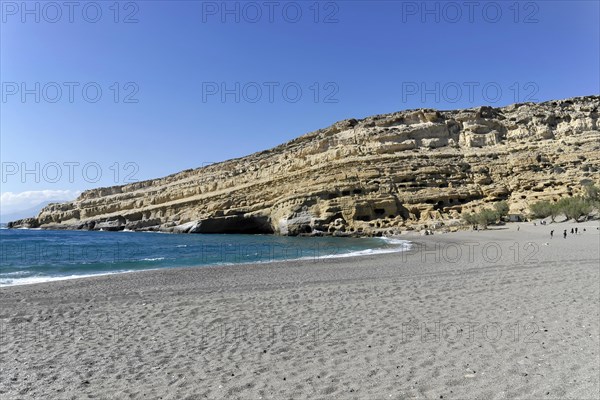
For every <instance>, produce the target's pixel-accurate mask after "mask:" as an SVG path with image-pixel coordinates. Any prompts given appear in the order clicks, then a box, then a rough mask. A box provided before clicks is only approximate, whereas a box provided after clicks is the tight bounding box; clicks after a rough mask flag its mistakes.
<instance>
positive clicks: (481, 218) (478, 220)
mask: <svg viewBox="0 0 600 400" xmlns="http://www.w3.org/2000/svg"><path fill="white" fill-rule="evenodd" d="M508 210H509V206H508V203H507V202H506V201H501V202H498V203H496V204H494V208H493V209H490V208H483V209H481V210H479V212H476V213H468V214H465V215H464V216H463V220H464V221H465V222H466V223H467V224H469V225H480V226H482V227H483V229H487V227H488V226H489V225H491V224H496V223H498V221H500V219H502V217H505V216H506V215H508Z"/></svg>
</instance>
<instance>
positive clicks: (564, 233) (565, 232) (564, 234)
mask: <svg viewBox="0 0 600 400" xmlns="http://www.w3.org/2000/svg"><path fill="white" fill-rule="evenodd" d="M563 238H564V239H566V238H567V230H566V229H565V231H564V232H563Z"/></svg>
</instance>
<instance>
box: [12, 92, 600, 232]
mask: <svg viewBox="0 0 600 400" xmlns="http://www.w3.org/2000/svg"><path fill="white" fill-rule="evenodd" d="M599 105H600V97H598V96H589V97H579V98H572V99H567V100H559V101H549V102H545V103H540V104H533V103H526V104H515V105H511V106H508V107H503V108H491V107H480V108H473V109H467V110H457V111H436V110H430V109H421V110H410V111H403V112H397V113H393V114H385V115H376V116H372V117H368V118H365V119H361V120H356V119H349V120H345V121H341V122H338V123H336V124H334V125H332V126H330V127H328V128H325V129H320V130H318V131H316V132H312V133H309V134H306V135H304V136H301V137H299V138H297V139H295V140H292V141H291V142H288V143H286V144H283V145H280V146H278V147H275V148H273V149H271V150H266V151H263V152H259V153H255V154H252V155H249V156H247V157H243V158H239V159H235V160H230V161H225V162H222V163H218V164H212V165H210V166H207V167H204V168H199V169H194V170H187V171H183V172H180V173H177V174H174V175H171V176H167V177H165V178H161V179H154V180H149V181H144V182H138V183H134V184H129V185H124V186H114V187H108V188H99V189H93V190H88V191H86V192H84V193H83V194H81V196H79V198H78V199H77V200H75V201H73V202H70V203H64V204H53V205H49V206H47V207H45V208H44V209H43V210H42V211H41V212H40V214H39V215H38V216H37V217H36V218H28V219H24V220H19V221H16V222H13V223H12V224H11V225H10V226H12V227H42V228H48V229H94V230H99V229H104V230H123V229H130V230H153V231H154V230H158V231H167V232H181V233H277V234H282V235H297V234H311V233H312V234H320V233H323V234H334V235H340V234H355V235H361V234H362V235H379V234H390V233H395V232H398V231H401V230H407V229H422V228H424V227H431V226H432V225H434V226H451V225H453V224H456V223H457V221H459V220H460V216H461V213H464V212H468V211H471V210H474V209H477V208H479V207H481V206H482V205H486V204H488V203H493V202H496V201H499V200H506V201H508V203H509V204H510V207H511V211H512V212H514V213H521V212H525V211H526V209H527V205H528V203H530V202H533V201H537V200H538V199H553V200H557V199H559V198H560V197H562V196H570V195H573V194H577V193H578V192H579V191H580V190H581V184H582V182H585V181H593V182H596V183H598V182H600V174H599V173H598V172H599V171H600V132H599V128H600V127H599V123H598V108H599Z"/></svg>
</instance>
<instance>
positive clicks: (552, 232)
mask: <svg viewBox="0 0 600 400" xmlns="http://www.w3.org/2000/svg"><path fill="white" fill-rule="evenodd" d="M552 238H554V231H553V230H552V231H550V239H552Z"/></svg>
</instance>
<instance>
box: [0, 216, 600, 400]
mask: <svg viewBox="0 0 600 400" xmlns="http://www.w3.org/2000/svg"><path fill="white" fill-rule="evenodd" d="M517 226H521V228H520V230H519V231H517ZM571 226H577V227H578V228H579V230H580V231H581V230H582V229H583V228H584V227H586V229H587V232H585V233H583V234H581V235H578V236H572V235H570V234H569V236H568V237H567V239H563V238H562V230H563V229H570V228H571ZM597 226H598V223H597V222H594V223H585V224H552V225H548V226H539V225H538V226H536V227H534V226H533V225H532V224H530V223H527V224H510V225H509V226H508V227H506V228H505V229H499V230H490V231H485V232H462V233H453V234H437V235H434V236H427V237H423V236H410V237H407V238H408V239H409V240H414V241H416V242H418V243H420V244H421V245H419V244H417V245H415V246H414V248H413V249H412V250H411V251H410V252H409V253H407V254H404V255H401V254H388V255H377V256H366V257H360V258H345V259H333V260H332V259H329V260H316V261H314V260H313V261H301V262H300V261H298V262H286V263H272V264H261V265H246V266H228V267H215V268H189V269H177V270H162V271H148V272H139V273H130V274H123V275H114V276H105V277H96V278H86V279H77V280H70V281H60V282H53V283H43V284H36V285H29V286H17V287H8V288H3V289H1V290H0V304H1V311H0V321H1V331H0V333H1V348H0V362H1V364H0V365H1V366H0V368H1V370H0V396H1V397H2V398H3V399H12V398H15V399H16V398H40V399H79V398H98V399H105V398H119V399H124V398H163V399H202V398H211V399H222V398H223V399H225V398H226V399H236V398H240V399H260V398H263V399H267V398H269V399H287V398H294V399H296V398H298V399H302V398H306V399H315V398H335V399H408V398H418V399H440V398H444V399H466V398H471V399H494V398H523V399H525V398H527V399H564V398H572V399H598V398H600V386H599V379H600V377H599V375H600V336H599V325H600V323H599V318H600V296H599V291H600V280H599V278H600V266H599V262H600V261H599V260H600V254H599V252H600V251H599V250H600V249H599V247H600V236H599V234H598V230H597V229H596V227H597ZM551 229H554V230H555V237H554V239H552V240H551V239H550V237H549V231H550V230H551ZM422 246H426V249H425V250H427V251H423V247H422ZM436 246H437V247H436ZM459 249H460V251H461V252H460V253H458V250H459Z"/></svg>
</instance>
